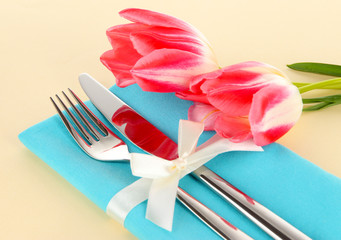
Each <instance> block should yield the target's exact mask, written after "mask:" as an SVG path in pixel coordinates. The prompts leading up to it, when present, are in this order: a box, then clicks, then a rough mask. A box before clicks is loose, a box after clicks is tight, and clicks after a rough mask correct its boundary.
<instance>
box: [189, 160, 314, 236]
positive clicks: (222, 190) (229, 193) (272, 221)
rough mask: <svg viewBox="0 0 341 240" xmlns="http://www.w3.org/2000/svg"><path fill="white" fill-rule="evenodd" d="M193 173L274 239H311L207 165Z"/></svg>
mask: <svg viewBox="0 0 341 240" xmlns="http://www.w3.org/2000/svg"><path fill="white" fill-rule="evenodd" d="M193 175H194V176H195V177H196V178H198V179H199V180H201V181H202V182H204V183H205V184H207V185H208V186H209V187H210V188H212V189H213V190H214V191H215V192H217V193H218V194H219V195H220V196H222V197H223V198H224V199H225V200H226V201H228V202H229V203H231V204H232V205H233V206H234V207H236V208H237V209H238V210H239V211H240V212H242V213H243V214H244V215H245V216H247V217H248V218H249V219H250V220H251V221H253V222H254V223H255V224H257V225H258V226H259V227H260V228H261V229H263V230H264V231H265V232H266V233H267V234H269V235H270V236H271V237H273V238H274V239H283V240H287V239H288V240H289V239H295V240H308V239H310V240H311V238H309V237H308V236H307V235H305V234H304V233H302V232H301V231H299V230H298V229H296V228H295V227H294V226H292V225H291V224H289V223H288V222H286V221H285V220H283V219H282V218H280V217H279V216H277V215H276V214H275V213H273V212H271V211H270V210H269V209H267V208H266V207H264V206H263V205H261V204H259V203H258V202H256V201H255V200H253V199H252V198H251V197H249V196H248V195H246V194H245V193H243V192H241V191H240V190H239V189H237V188H236V187H234V186H233V185H232V184H230V183H229V182H227V181H226V180H225V179H223V178H221V177H220V176H219V175H217V174H216V173H214V172H213V171H211V170H210V169H208V168H207V167H205V166H201V167H200V168H198V169H197V170H195V171H194V172H193Z"/></svg>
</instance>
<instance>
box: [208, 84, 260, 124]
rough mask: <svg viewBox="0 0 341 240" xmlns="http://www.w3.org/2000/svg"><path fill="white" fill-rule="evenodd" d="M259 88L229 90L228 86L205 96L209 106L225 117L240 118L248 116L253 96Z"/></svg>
mask: <svg viewBox="0 0 341 240" xmlns="http://www.w3.org/2000/svg"><path fill="white" fill-rule="evenodd" d="M259 89H260V87H252V88H247V87H245V88H239V89H231V88H230V87H229V86H227V87H223V88H218V89H216V90H212V91H210V92H209V93H208V94H207V99H208V101H209V103H210V104H212V105H213V106H214V107H216V108H218V109H219V110H221V111H223V112H224V113H225V114H226V115H228V116H231V117H242V116H247V115H248V114H249V111H250V108H251V103H252V98H253V95H254V94H255V93H256V92H257V91H258V90H259Z"/></svg>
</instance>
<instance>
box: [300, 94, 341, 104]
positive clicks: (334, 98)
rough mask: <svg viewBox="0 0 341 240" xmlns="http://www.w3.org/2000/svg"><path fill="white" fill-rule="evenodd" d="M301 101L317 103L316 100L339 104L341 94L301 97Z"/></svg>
mask: <svg viewBox="0 0 341 240" xmlns="http://www.w3.org/2000/svg"><path fill="white" fill-rule="evenodd" d="M302 101H303V103H304V104H307V103H318V102H325V103H338V104H341V95H340V94H338V95H330V96H326V97H318V98H303V99H302Z"/></svg>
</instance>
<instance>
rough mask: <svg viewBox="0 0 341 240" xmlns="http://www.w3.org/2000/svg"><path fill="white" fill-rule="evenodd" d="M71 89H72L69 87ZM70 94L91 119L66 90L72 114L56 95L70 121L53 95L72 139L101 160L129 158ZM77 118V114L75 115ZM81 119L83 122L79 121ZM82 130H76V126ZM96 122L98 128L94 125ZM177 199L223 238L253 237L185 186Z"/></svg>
mask: <svg viewBox="0 0 341 240" xmlns="http://www.w3.org/2000/svg"><path fill="white" fill-rule="evenodd" d="M69 90H70V89H69ZM70 93H71V95H72V96H73V97H74V98H75V100H76V101H77V102H78V104H79V106H80V107H81V108H82V109H83V110H82V111H84V112H85V113H86V115H87V116H88V117H89V118H90V119H91V120H92V122H93V123H92V124H91V123H90V122H89V121H88V120H87V118H86V117H85V116H84V115H83V114H82V112H81V111H80V110H79V109H78V108H77V107H76V106H75V105H74V104H73V102H72V101H71V100H70V98H69V97H68V96H67V95H66V94H65V93H64V92H63V95H64V97H65V98H66V100H67V101H68V102H69V105H70V106H71V108H72V109H73V110H74V112H75V114H73V113H72V112H71V111H70V110H69V108H68V107H67V106H66V104H64V102H63V101H62V100H61V98H60V97H59V96H58V95H56V98H57V99H58V101H59V102H60V104H61V105H62V106H63V108H64V109H65V111H66V112H67V115H69V117H70V120H68V118H67V116H65V115H64V113H63V112H62V111H61V109H60V108H59V107H58V105H57V104H56V102H55V101H54V100H53V98H50V99H51V101H52V103H53V105H54V106H55V108H56V110H57V112H58V114H59V116H60V117H61V119H62V121H63V123H64V125H65V126H66V128H67V129H68V131H69V132H70V134H71V135H72V137H73V139H74V140H75V141H76V142H77V143H78V145H79V146H80V147H81V148H82V149H83V150H84V152H85V153H87V154H88V155H89V156H90V157H92V158H94V159H97V160H101V161H115V160H129V152H128V148H127V146H126V144H125V143H124V142H123V141H122V140H121V139H120V138H119V137H117V136H116V135H115V134H114V133H113V132H112V131H111V130H110V129H109V128H108V127H107V126H105V125H104V124H103V123H102V122H101V121H100V120H99V119H98V118H97V117H96V116H95V115H94V114H93V113H92V112H91V111H90V110H89V109H88V108H87V107H86V105H84V103H83V102H82V101H81V100H80V99H79V98H78V97H77V96H76V94H74V92H73V91H71V90H70ZM75 115H76V116H78V117H76V116H75ZM78 119H80V121H78ZM71 122H73V123H74V125H75V127H76V128H77V129H78V130H79V131H77V130H76V129H75V128H74V127H73V124H72V123H71ZM93 124H94V125H95V126H96V127H97V129H96V127H94V126H93ZM177 198H178V200H179V201H180V202H181V203H182V204H184V205H185V206H186V207H187V208H188V209H189V210H190V211H191V212H193V213H194V214H195V215H196V216H197V217H198V218H199V219H201V220H202V221H203V222H204V223H205V224H207V225H208V226H209V227H210V228H211V229H213V230H214V231H215V232H216V233H217V234H218V235H220V236H221V237H222V238H223V239H231V240H244V239H245V240H249V239H252V238H251V237H249V236H248V235H246V234H245V233H244V232H242V231H241V230H239V229H237V228H236V227H234V226H233V225H232V224H230V223H229V222H227V221H226V220H225V219H224V218H222V217H221V216H219V215H218V214H217V213H215V212H213V211H212V210H211V209H209V208H208V207H206V206H205V205H204V204H202V203H201V202H199V201H198V200H197V199H195V198H194V197H192V196H191V195H190V194H188V193H187V192H185V191H184V190H183V189H181V188H178V191H177Z"/></svg>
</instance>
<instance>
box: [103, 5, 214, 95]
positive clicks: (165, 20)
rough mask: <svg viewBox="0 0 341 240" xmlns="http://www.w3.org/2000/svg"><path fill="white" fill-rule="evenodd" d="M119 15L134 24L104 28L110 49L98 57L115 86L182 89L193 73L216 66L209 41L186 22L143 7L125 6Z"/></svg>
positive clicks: (160, 90) (166, 89) (149, 89)
mask: <svg viewBox="0 0 341 240" xmlns="http://www.w3.org/2000/svg"><path fill="white" fill-rule="evenodd" d="M120 15H121V16H122V17H124V18H126V19H128V20H130V21H131V22H133V23H129V24H123V25H118V26H114V27H111V28H109V29H108V30H107V36H108V38H109V41H110V43H111V45H112V48H113V49H112V50H109V51H107V52H105V53H103V55H102V56H101V61H102V63H103V64H104V65H105V66H106V67H107V68H108V69H109V70H110V71H111V72H112V73H113V74H114V75H115V77H116V80H117V81H116V83H117V85H118V86H120V87H126V86H129V85H131V84H134V83H137V84H138V85H139V86H141V88H142V89H143V90H145V91H155V92H177V91H185V90H188V89H189V82H190V80H191V79H192V78H193V77H194V76H196V75H198V74H202V73H205V72H210V71H214V70H216V69H218V64H217V63H216V60H215V57H214V54H213V52H212V50H211V48H210V45H209V44H208V41H207V40H206V38H205V37H204V36H203V34H201V33H200V32H199V31H198V30H197V29H195V28H194V27H192V26H191V25H189V24H188V23H186V22H183V21H181V20H179V19H177V18H174V17H171V16H168V15H165V14H161V13H157V12H152V11H149V10H142V9H125V10H123V11H121V12H120Z"/></svg>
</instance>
